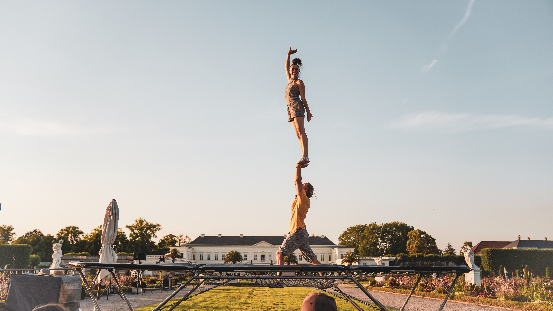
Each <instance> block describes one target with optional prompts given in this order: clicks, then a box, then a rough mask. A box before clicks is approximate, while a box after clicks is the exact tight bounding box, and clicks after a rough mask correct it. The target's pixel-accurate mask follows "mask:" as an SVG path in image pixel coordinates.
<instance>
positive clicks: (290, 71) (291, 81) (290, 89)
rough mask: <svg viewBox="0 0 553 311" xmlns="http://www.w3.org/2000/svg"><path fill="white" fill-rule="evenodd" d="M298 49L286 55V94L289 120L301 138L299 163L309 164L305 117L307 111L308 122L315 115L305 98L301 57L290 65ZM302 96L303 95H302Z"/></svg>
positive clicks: (289, 51)
mask: <svg viewBox="0 0 553 311" xmlns="http://www.w3.org/2000/svg"><path fill="white" fill-rule="evenodd" d="M297 51H298V50H292V48H290V49H289V50H288V56H287V57H286V75H287V76H288V85H287V86H286V91H285V96H286V102H287V106H288V107H287V108H288V122H292V125H293V126H294V130H295V131H296V135H297V136H298V139H299V140H300V145H301V152H302V158H301V159H300V161H299V163H300V164H301V165H305V166H307V165H308V164H309V157H308V153H307V135H306V134H305V127H304V119H305V112H307V122H309V121H311V118H312V117H313V115H312V114H311V111H309V106H308V105H307V100H306V99H305V85H304V84H303V81H302V80H300V79H299V77H300V67H301V65H302V64H301V59H299V58H294V60H292V66H290V55H292V54H294V53H296V52H297ZM300 96H301V97H300Z"/></svg>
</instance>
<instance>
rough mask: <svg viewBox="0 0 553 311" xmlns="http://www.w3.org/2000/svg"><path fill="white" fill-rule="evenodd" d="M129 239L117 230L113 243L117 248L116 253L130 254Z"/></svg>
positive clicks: (120, 230) (121, 231) (119, 229)
mask: <svg viewBox="0 0 553 311" xmlns="http://www.w3.org/2000/svg"><path fill="white" fill-rule="evenodd" d="M129 243H130V242H129V238H127V234H125V232H124V231H123V230H122V229H121V228H118V229H117V235H116V236H115V242H113V244H114V245H115V246H116V247H117V252H118V253H120V252H123V253H132V250H131V249H130V247H129Z"/></svg>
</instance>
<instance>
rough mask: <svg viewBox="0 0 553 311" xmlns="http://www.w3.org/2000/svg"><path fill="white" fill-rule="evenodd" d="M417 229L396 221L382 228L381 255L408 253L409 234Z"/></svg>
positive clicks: (383, 225)
mask: <svg viewBox="0 0 553 311" xmlns="http://www.w3.org/2000/svg"><path fill="white" fill-rule="evenodd" d="M413 229H415V228H414V227H413V226H409V225H407V224H406V223H403V222H399V221H394V222H389V223H385V224H382V225H381V226H380V247H379V248H380V251H379V253H380V254H381V255H388V254H389V255H397V254H401V253H407V241H408V240H409V232H410V231H412V230H413Z"/></svg>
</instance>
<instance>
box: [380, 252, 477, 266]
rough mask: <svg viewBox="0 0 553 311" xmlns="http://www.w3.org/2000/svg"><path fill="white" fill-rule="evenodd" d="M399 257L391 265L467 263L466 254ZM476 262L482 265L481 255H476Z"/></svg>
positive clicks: (401, 255) (461, 264)
mask: <svg viewBox="0 0 553 311" xmlns="http://www.w3.org/2000/svg"><path fill="white" fill-rule="evenodd" d="M398 257H399V258H398V259H397V260H395V261H394V262H391V263H390V265H393V266H407V267H409V266H411V267H412V266H425V267H428V266H448V265H456V266H464V265H466V264H467V263H466V261H465V257H464V256H447V255H446V256H441V255H422V254H418V255H406V254H399V256H398ZM474 263H475V264H476V265H477V266H478V267H481V266H482V261H481V258H480V256H474Z"/></svg>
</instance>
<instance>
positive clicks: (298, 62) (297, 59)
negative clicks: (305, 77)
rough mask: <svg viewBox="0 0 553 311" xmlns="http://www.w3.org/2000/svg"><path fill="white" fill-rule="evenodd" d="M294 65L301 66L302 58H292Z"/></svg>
mask: <svg viewBox="0 0 553 311" xmlns="http://www.w3.org/2000/svg"><path fill="white" fill-rule="evenodd" d="M292 65H297V66H298V67H301V59H299V58H294V59H293V60H292Z"/></svg>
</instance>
